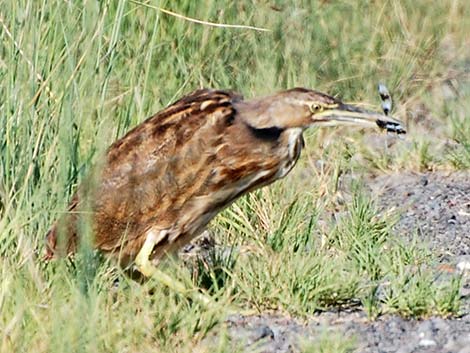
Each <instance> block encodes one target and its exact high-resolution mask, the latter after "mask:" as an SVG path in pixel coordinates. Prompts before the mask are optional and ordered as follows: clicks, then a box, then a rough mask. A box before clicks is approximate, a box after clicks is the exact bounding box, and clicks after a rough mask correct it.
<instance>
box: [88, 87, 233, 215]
mask: <svg viewBox="0 0 470 353" xmlns="http://www.w3.org/2000/svg"><path fill="white" fill-rule="evenodd" d="M241 99H242V97H241V96H240V95H238V94H236V93H234V92H228V91H218V90H207V89H204V90H198V91H196V92H194V93H192V94H190V95H188V96H186V97H184V98H182V99H180V100H178V101H177V102H175V103H174V104H172V105H171V106H169V107H168V108H166V109H164V110H163V111H161V112H159V113H157V114H156V115H154V116H152V117H150V118H149V119H147V120H146V121H144V122H143V123H142V124H140V125H138V126H137V127H136V128H134V129H133V130H131V131H130V132H129V133H127V134H126V135H125V136H124V137H122V138H121V139H119V140H118V141H116V142H115V143H114V144H113V145H112V146H111V147H110V148H109V150H108V152H107V156H106V161H105V162H104V166H103V171H102V173H101V174H100V176H99V182H98V184H97V186H98V188H97V190H96V195H97V196H96V197H95V209H96V210H98V211H99V212H102V213H104V214H106V217H107V216H109V215H113V217H114V219H120V220H121V221H122V222H123V223H126V222H127V223H129V222H130V221H131V220H132V221H133V222H136V223H139V224H145V223H146V222H150V221H149V219H150V218H152V219H158V222H160V223H165V222H167V223H171V222H173V221H174V220H172V219H171V217H170V216H168V215H169V214H170V213H171V212H167V213H164V211H165V210H168V209H170V208H177V207H181V205H182V204H184V202H185V201H186V200H187V199H188V198H189V197H190V195H191V192H192V191H191V190H193V189H194V190H196V188H197V187H201V186H198V183H200V180H204V176H202V175H200V174H201V173H210V168H207V166H208V165H209V164H210V161H209V159H210V158H211V157H213V156H214V155H215V153H216V152H215V151H216V147H217V146H218V145H219V144H220V143H221V141H222V139H223V133H224V131H225V129H226V127H228V126H230V125H231V124H232V122H233V119H234V117H235V109H234V107H233V102H234V101H239V100H241Z"/></svg>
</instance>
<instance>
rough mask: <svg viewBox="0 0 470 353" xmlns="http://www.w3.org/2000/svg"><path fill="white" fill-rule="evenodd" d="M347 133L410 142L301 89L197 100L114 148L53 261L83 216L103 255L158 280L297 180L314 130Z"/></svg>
mask: <svg viewBox="0 0 470 353" xmlns="http://www.w3.org/2000/svg"><path fill="white" fill-rule="evenodd" d="M347 123H349V124H357V125H365V126H375V127H379V128H382V129H386V130H389V131H394V132H396V133H404V132H405V130H404V129H403V127H402V125H401V123H400V122H399V121H397V120H394V119H393V118H390V117H387V116H385V115H381V114H378V113H372V112H366V111H363V110H360V109H359V108H356V107H353V106H350V105H345V104H343V103H341V102H340V101H338V100H337V99H335V98H332V97H330V96H327V95H325V94H322V93H319V92H316V91H311V90H307V89H303V88H295V89H292V90H288V91H284V92H280V93H278V94H275V95H273V96H268V97H264V98H259V99H253V100H249V101H244V100H243V98H242V97H241V96H240V95H238V94H236V93H233V92H228V91H217V90H206V89H203V90H198V91H196V92H194V93H192V94H190V95H188V96H186V97H184V98H182V99H180V100H179V101H177V102H176V103H174V104H173V105H171V106H169V107H168V108H166V109H165V110H163V111H161V112H160V113H157V114H156V115H154V116H153V117H151V118H149V119H147V120H146V121H144V122H143V123H142V124H140V125H138V126H137V127H135V128H134V129H133V130H131V131H130V132H129V133H128V134H127V135H125V136H124V137H122V138H121V139H119V140H118V141H116V142H115V143H114V144H113V145H111V147H110V148H109V149H108V151H107V154H106V156H105V158H104V160H103V161H102V163H98V165H97V167H96V168H95V176H94V177H93V178H91V179H90V180H92V182H91V183H90V184H91V185H93V186H92V187H89V186H87V185H85V184H83V186H81V187H80V188H79V190H78V191H77V193H76V194H75V196H74V197H73V199H72V201H71V204H70V207H69V212H68V213H66V214H65V215H64V216H63V217H61V219H59V220H58V222H56V223H55V224H54V225H53V227H52V228H51V230H50V231H49V232H48V235H47V256H48V257H52V256H53V255H54V253H65V252H73V251H75V249H76V247H77V243H78V241H79V238H80V237H79V231H78V228H79V223H80V215H81V214H85V215H88V216H89V218H90V221H91V228H92V233H93V245H94V246H95V247H96V248H97V249H100V250H101V251H103V252H105V253H107V254H110V255H112V256H115V257H119V259H120V263H121V264H122V265H124V266H127V265H129V264H132V263H133V262H134V261H135V262H136V265H137V269H138V270H139V271H140V272H142V273H143V274H144V275H146V276H148V275H151V274H152V268H153V267H152V266H151V264H150V262H151V263H152V264H153V265H155V264H156V263H157V262H158V260H159V259H160V258H161V257H162V256H163V255H165V254H166V253H170V252H172V251H174V250H175V249H177V248H179V247H181V246H182V245H184V244H185V243H187V242H189V241H190V240H191V239H192V238H194V237H195V236H197V235H198V234H199V233H200V232H201V231H202V230H203V229H204V227H205V226H206V225H207V223H208V222H209V221H210V220H211V219H212V218H213V217H214V216H215V215H216V214H217V213H218V212H219V211H220V210H222V209H223V208H224V207H226V206H227V205H229V204H230V203H231V202H232V201H234V200H235V199H237V198H238V197H239V196H241V195H242V194H244V193H246V192H249V191H251V190H253V189H256V188H259V187H261V186H264V185H267V184H270V183H272V182H273V181H275V180H277V179H280V178H282V177H284V176H285V175H286V174H287V173H289V171H290V170H291V169H292V167H293V166H294V165H295V163H296V161H297V159H298V157H299V155H300V152H301V149H302V147H303V139H302V132H303V131H304V130H305V129H306V128H308V127H310V126H316V125H319V126H321V125H337V124H347ZM144 244H145V245H144ZM136 258H137V259H136Z"/></svg>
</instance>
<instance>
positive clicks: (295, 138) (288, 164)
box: [277, 128, 304, 178]
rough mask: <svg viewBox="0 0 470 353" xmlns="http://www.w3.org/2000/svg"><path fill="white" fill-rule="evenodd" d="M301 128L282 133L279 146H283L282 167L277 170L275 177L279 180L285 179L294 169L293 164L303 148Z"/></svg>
mask: <svg viewBox="0 0 470 353" xmlns="http://www.w3.org/2000/svg"><path fill="white" fill-rule="evenodd" d="M302 133H303V129H302V128H290V129H286V130H284V131H283V133H282V136H281V137H280V139H281V141H280V142H281V144H282V146H284V148H283V151H282V153H284V154H285V155H284V158H283V163H282V166H281V167H280V168H279V171H278V174H277V176H278V177H279V178H283V177H285V176H286V175H287V174H288V173H289V172H290V171H291V170H292V168H293V167H294V165H295V163H297V160H298V159H299V157H300V152H301V151H302V148H303V147H304V139H303V136H302Z"/></svg>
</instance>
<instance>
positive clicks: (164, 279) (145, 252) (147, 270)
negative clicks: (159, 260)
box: [135, 231, 213, 305]
mask: <svg viewBox="0 0 470 353" xmlns="http://www.w3.org/2000/svg"><path fill="white" fill-rule="evenodd" d="M165 236H166V232H165V231H161V232H159V233H156V232H153V231H150V232H149V233H148V234H147V238H146V239H145V242H144V245H142V248H141V249H140V251H139V253H138V254H137V257H136V258H135V265H136V267H137V270H138V271H139V272H140V273H142V274H143V275H144V276H145V277H149V278H150V277H151V278H154V279H156V280H157V281H158V282H160V283H161V284H163V285H165V286H167V287H168V288H170V289H171V290H173V291H175V292H176V293H179V294H181V295H185V296H186V295H188V289H187V288H186V287H185V285H184V284H183V283H181V282H180V281H178V280H175V279H173V278H171V277H170V276H168V275H167V274H166V273H164V272H162V271H160V270H159V269H158V268H157V267H156V266H155V265H154V264H152V262H151V261H150V255H151V254H152V251H153V248H154V247H155V245H156V244H158V243H159V242H160V241H161V240H162V239H163V238H164V237H165ZM195 298H196V299H197V300H198V301H200V302H201V303H202V304H205V305H209V304H211V303H213V300H212V299H211V298H210V297H208V296H206V295H203V294H201V293H196V294H195Z"/></svg>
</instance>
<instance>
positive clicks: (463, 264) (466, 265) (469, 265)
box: [457, 260, 470, 273]
mask: <svg viewBox="0 0 470 353" xmlns="http://www.w3.org/2000/svg"><path fill="white" fill-rule="evenodd" d="M457 270H458V271H459V272H461V273H463V272H470V261H466V260H463V261H460V262H459V263H458V264H457Z"/></svg>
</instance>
